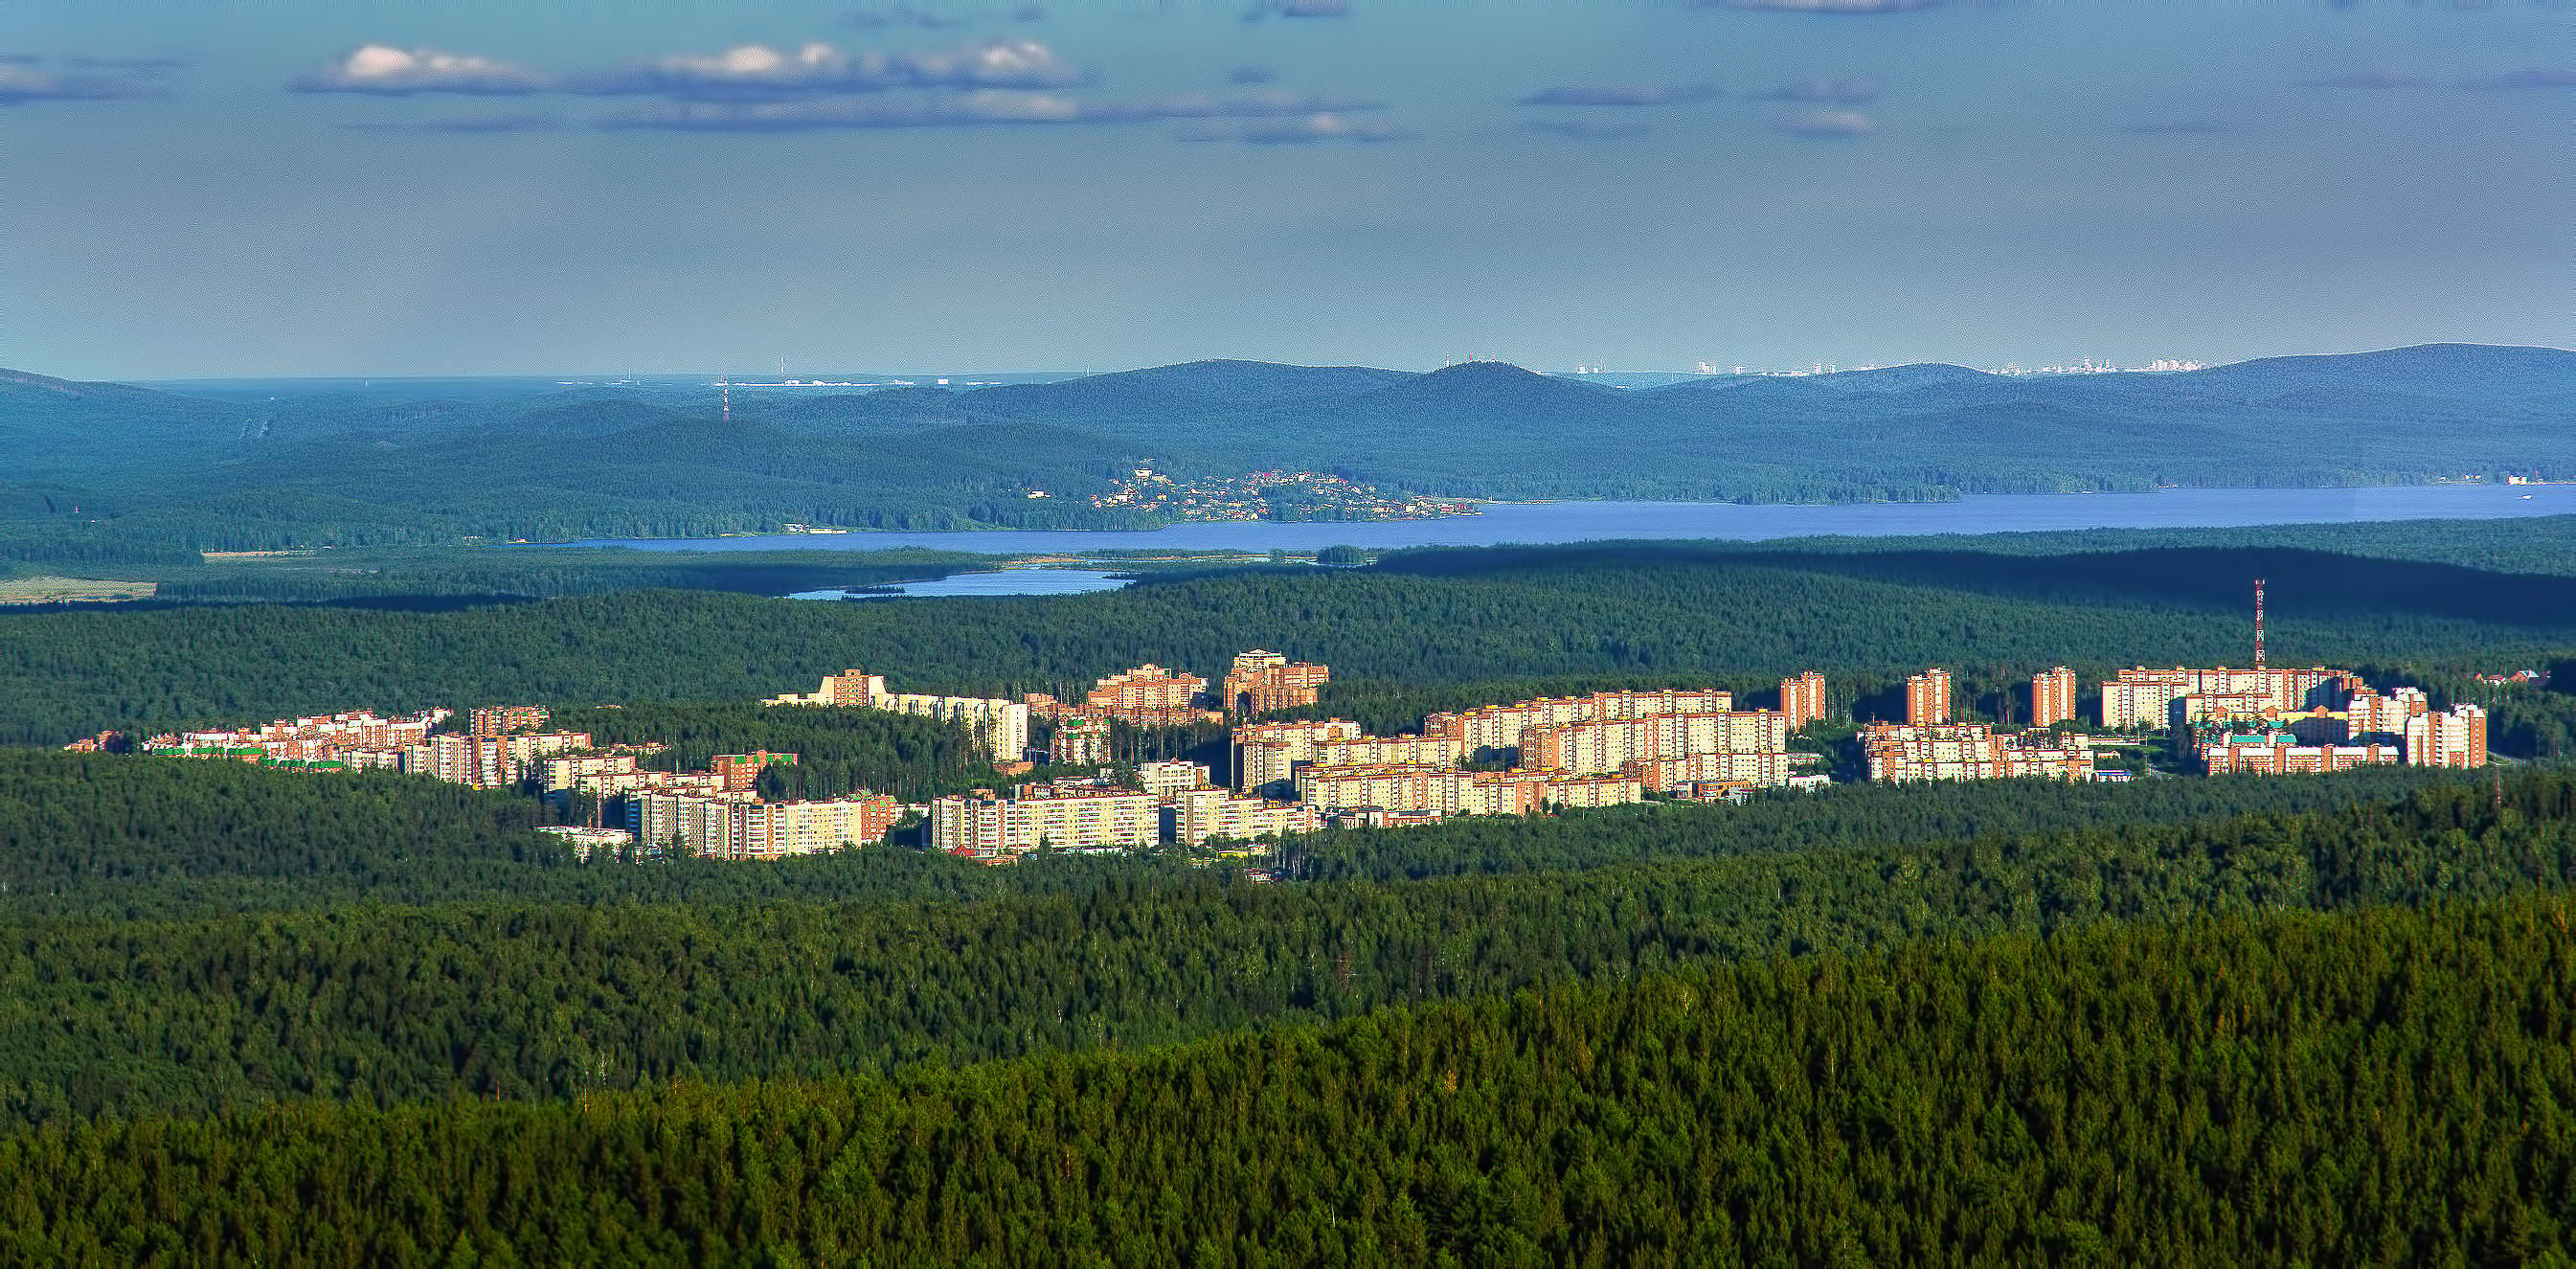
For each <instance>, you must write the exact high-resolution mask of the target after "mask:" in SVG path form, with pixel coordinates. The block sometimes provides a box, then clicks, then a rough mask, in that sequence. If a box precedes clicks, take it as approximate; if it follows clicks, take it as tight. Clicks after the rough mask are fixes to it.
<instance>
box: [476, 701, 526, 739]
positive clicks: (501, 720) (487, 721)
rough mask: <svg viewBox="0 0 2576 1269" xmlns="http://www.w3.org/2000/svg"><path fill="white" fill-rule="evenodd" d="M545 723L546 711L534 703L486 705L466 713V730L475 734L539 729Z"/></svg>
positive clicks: (483, 734)
mask: <svg viewBox="0 0 2576 1269" xmlns="http://www.w3.org/2000/svg"><path fill="white" fill-rule="evenodd" d="M545 725H546V711H545V710H544V709H542V708H540V707H538V706H535V705H486V706H484V707H482V708H480V709H477V710H475V711H473V712H472V713H470V714H467V715H466V730H467V731H468V732H470V733H471V734H473V735H477V736H507V735H509V734H510V733H511V732H514V731H541V730H543V729H544V728H545Z"/></svg>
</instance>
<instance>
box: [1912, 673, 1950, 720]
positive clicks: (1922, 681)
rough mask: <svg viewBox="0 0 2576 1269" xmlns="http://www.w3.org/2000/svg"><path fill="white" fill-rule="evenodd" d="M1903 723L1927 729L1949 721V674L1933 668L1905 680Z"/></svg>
mask: <svg viewBox="0 0 2576 1269" xmlns="http://www.w3.org/2000/svg"><path fill="white" fill-rule="evenodd" d="M1905 721H1906V723H1907V724H1908V725H1909V726H1914V727H1928V726H1931V725H1933V724H1935V723H1946V722H1948V721H1950V672H1949V671H1948V670H1944V669H1939V668H1937V667H1936V668H1934V669H1929V670H1925V671H1924V672H1922V673H1921V674H1917V675H1914V676H1913V677H1911V678H1908V679H1906V680H1905Z"/></svg>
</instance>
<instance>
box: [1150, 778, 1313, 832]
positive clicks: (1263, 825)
mask: <svg viewBox="0 0 2576 1269" xmlns="http://www.w3.org/2000/svg"><path fill="white" fill-rule="evenodd" d="M1172 801H1173V807H1172V809H1173V817H1172V837H1173V840H1175V841H1178V842H1180V843H1182V844H1183V845H1187V846H1196V845H1199V844H1200V843H1202V842H1205V841H1207V840H1208V839H1209V838H1211V837H1224V838H1229V839H1232V840H1235V841H1252V840H1254V839H1256V838H1264V837H1271V838H1275V837H1280V836H1284V835H1286V834H1289V833H1311V832H1314V831H1315V830H1317V829H1319V828H1321V827H1323V816H1322V815H1321V814H1319V813H1318V812H1317V811H1316V809H1315V808H1314V807H1311V806H1302V805H1299V804H1297V803H1294V802H1273V801H1270V800H1269V799H1267V798H1239V797H1236V796H1234V795H1233V794H1230V793H1228V792H1226V791H1225V790H1223V789H1205V788H1202V789H1185V790H1183V791H1181V792H1180V793H1179V794H1178V795H1176V796H1175V797H1174V798H1173V800H1172Z"/></svg>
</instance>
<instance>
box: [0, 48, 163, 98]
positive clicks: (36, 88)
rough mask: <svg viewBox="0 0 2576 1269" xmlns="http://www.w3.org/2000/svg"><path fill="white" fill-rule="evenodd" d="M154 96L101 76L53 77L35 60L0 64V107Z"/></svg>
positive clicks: (133, 85) (138, 86) (143, 87)
mask: <svg viewBox="0 0 2576 1269" xmlns="http://www.w3.org/2000/svg"><path fill="white" fill-rule="evenodd" d="M157 95H158V94H157V93H156V92H155V91H154V90H153V89H152V88H150V87H149V86H146V85H143V84H136V83H129V82H127V81H125V80H119V79H110V78H108V77H106V76H103V75H56V74H54V73H52V72H50V71H43V70H38V69H37V68H36V60H35V59H33V58H29V59H27V60H26V61H9V62H0V106H23V105H27V104H29V103H31V102H39V101H117V100H121V99H124V98H129V97H152V96H157Z"/></svg>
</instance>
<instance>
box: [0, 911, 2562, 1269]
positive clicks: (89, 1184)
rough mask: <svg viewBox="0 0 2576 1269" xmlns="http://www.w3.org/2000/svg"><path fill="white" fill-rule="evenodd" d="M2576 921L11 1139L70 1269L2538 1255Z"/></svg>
mask: <svg viewBox="0 0 2576 1269" xmlns="http://www.w3.org/2000/svg"><path fill="white" fill-rule="evenodd" d="M2567 921H2568V912H2567V907H2566V901H2565V899H2564V897H2563V896H2556V895H2553V896H2546V897H2543V896H2525V897H2520V898H2514V899H2508V900H2502V901H2490V902H2487V903H2482V904H2471V903H2461V902H2451V903H2444V904H2441V905H2437V906H2434V907H2431V908H2426V909H2417V910H2393V909H2387V908H2378V907H2370V908H2362V909H2358V910H2355V911H2351V912H2346V913H2340V914H2335V915H2323V914H2314V913H2291V912H2280V911H2258V910H2251V909H2248V910H2239V911H2233V912H2227V913H2223V914H2218V915H2207V916H2199V917H2190V918H2185V919H2182V920H2179V921H2177V922H2174V923H2171V924H2167V923H2162V922H2149V923H2143V924H2138V925H2129V926H2108V927H2094V928H2090V929H2086V930H2082V931H2077V932H2072V933H2069V934H2061V935H2055V936H2040V935H2031V934H2015V935H2007V936H2004V937H2000V938H1994V939H1988V940H1983V941H1979V942H1973V943H1962V942H1955V941H1949V940H1931V941H1926V942H1920V943H1914V944H1909V945H1907V946H1904V947H1901V948H1895V949H1889V950H1885V951H1879V952H1869V953H1852V954H1845V953H1828V954H1824V955H1820V956H1815V957H1810V958H1803V959H1780V958H1770V957H1766V958H1760V959H1754V960H1748V961H1741V962H1735V963H1717V964H1703V965H1699V966H1693V967H1688V968H1673V969H1662V970H1657V971H1654V972H1648V973H1644V974H1640V975H1638V976H1636V977H1634V978H1632V979H1628V980H1626V981H1602V982H1595V983H1590V984H1576V983H1568V982H1554V983H1549V984H1546V985H1544V986H1534V987H1531V988H1527V989H1524V990H1522V991H1519V992H1516V993H1513V994H1510V995H1497V996H1489V997H1483V998H1480V999H1476V1000H1472V1001H1459V1002H1448V1003H1441V1004H1436V1005H1429V1006H1424V1007H1419V1008H1413V1009H1407V1010H1398V1011H1392V1012H1386V1013H1381V1014H1376V1015H1371V1016H1369V1017H1365V1018H1361V1019H1357V1020H1354V1021H1350V1022H1347V1023H1343V1024H1339V1025H1333V1026H1328V1027H1322V1028H1296V1029H1286V1030H1280V1031H1276V1032H1270V1033H1266V1034H1259V1035H1237V1036H1226V1037H1219V1038H1212V1039H1207V1040H1202V1041H1198V1042H1194V1043H1190V1044H1185V1045H1181V1046H1178V1047H1172V1048H1157V1049H1148V1050H1143V1051H1135V1052H1111V1051H1099V1052H1091V1053H1082V1054H1070V1055H1068V1054H1046V1055H1035V1056H1031V1057H1028V1058H1024V1059H1019V1060H1014V1061H1009V1062H1003V1063H998V1064H985V1065H978V1066H970V1067H966V1068H963V1069H959V1070H943V1069H936V1068H932V1069H917V1070H910V1071H904V1072H898V1073H896V1074H893V1075H890V1076H882V1077H860V1078H839V1079H830V1080H823V1081H806V1080H798V1079H785V1080H762V1081H758V1082H753V1083H746V1084H738V1085H731V1086H709V1085H705V1084H700V1083H697V1082H694V1081H691V1082H674V1083H669V1084H660V1085H656V1086H654V1087H651V1088H648V1089H642V1090H638V1091H635V1092H631V1093H596V1094H590V1095H586V1096H584V1097H582V1098H581V1099H579V1100H578V1101H577V1102H561V1101H559V1102H555V1103H552V1104H547V1105H536V1106H530V1105H517V1104H511V1103H506V1102H486V1101H483V1100H480V1099H468V1098H453V1099H447V1100H443V1101H437V1102H431V1103H427V1104H423V1105H418V1106H408V1107H400V1108H393V1109H378V1108H374V1107H368V1106H363V1105H329V1104H312V1103H304V1104H298V1105H294V1106H289V1107H285V1108H282V1109H277V1110H269V1111H259V1112H249V1113H241V1114H235V1115H230V1116H225V1117H222V1118H217V1119H211V1120H167V1119H160V1118H145V1119H141V1120H133V1121H125V1120H118V1121H109V1122H104V1123H97V1124H84V1125H77V1126H72V1127H68V1128H55V1129H45V1130H41V1131H34V1132H22V1133H20V1134H18V1135H16V1136H13V1137H9V1138H5V1139H0V1213H5V1216H0V1222H5V1230H0V1239H5V1241H0V1246H6V1247H7V1248H8V1251H9V1253H10V1255H11V1256H12V1257H13V1258H15V1259H19V1260H23V1261H28V1262H37V1261H43V1262H51V1263H67V1264H68V1263H101V1264H106V1263H115V1264H165V1263H167V1264H176V1263H182V1262H186V1261H191V1260H198V1259H207V1258H213V1257H217V1256H230V1257H238V1258H242V1259H256V1260H259V1261H261V1262H263V1263H275V1264H303V1263H352V1262H372V1263H411V1262H433V1261H440V1262H443V1263H450V1264H454V1263H494V1262H499V1263H611V1262H614V1263H643V1262H682V1261H698V1262H704V1261H715V1260H722V1261H744V1262H752V1263H768V1264H807V1263H817V1264H871V1265H908V1264H923V1263H988V1264H1006V1263H1007V1264H1081V1265H1094V1264H1096V1265H1111V1264H1119V1265H1164V1264H1169V1265H1182V1264H1189V1265H1202V1264H1226V1263H1244V1264H1273V1263H1276V1264H1421V1263H1433V1262H1435V1261H1436V1262H1439V1263H1458V1264H1493V1265H1541V1264H1600V1265H1655V1264H1686V1263H1704V1262H1708V1261H1711V1260H1719V1261H1734V1260H1745V1261H1763V1262H1777V1263H1793V1262H1795V1263H1818V1264H1822V1263H1852V1264H1861V1263H1879V1264H1887V1263H1922V1262H1929V1261H1970V1260H1975V1261H2018V1262H2033V1263H2039V1262H2045V1263H2057V1264H2101V1265H2122V1264H2142V1263H2168V1264H2170V1263H2236V1264H2244V1263H2256V1262H2263V1263H2321V1264H2323V1263H2330V1264H2361V1263H2371V1264H2422V1263H2462V1264H2465V1263H2492V1264H2508V1263H2531V1262H2534V1261H2546V1260H2555V1259H2560V1258H2563V1257H2564V1256H2565V1255H2566V1254H2567V1252H2568V1249H2569V1245H2570V1238H2571V1232H2572V1231H2571V1230H2570V1228H2569V1226H2568V1217H2569V1213H2570V1212H2571V1211H2576V1166H2571V1154H2576V1152H2571V1143H2570V1140H2569V1134H2570V1132H2571V1131H2576V1119H2571V1116H2570V1113H2569V1111H2568V1109H2567V1108H2568V1107H2569V1106H2570V1104H2571V1102H2576V1006H2571V1004H2570V1002H2571V1001H2576V938H2571V936H2570V934H2569V932H2568V927H2567Z"/></svg>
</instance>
